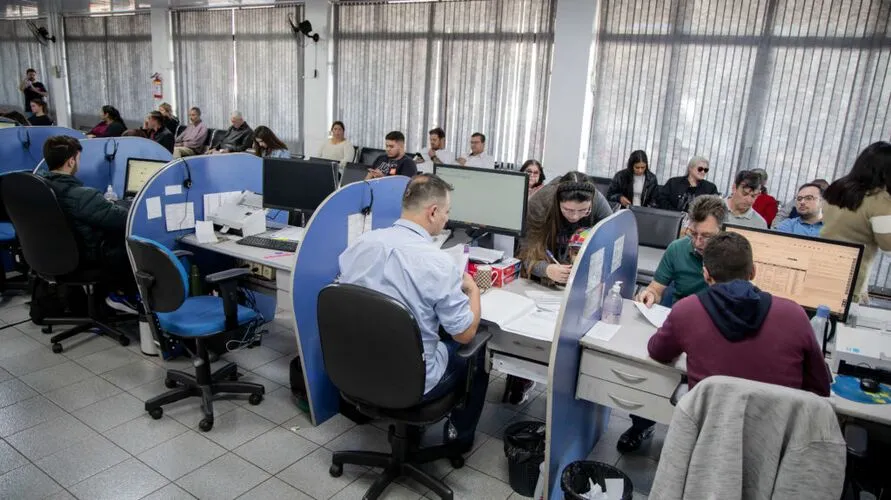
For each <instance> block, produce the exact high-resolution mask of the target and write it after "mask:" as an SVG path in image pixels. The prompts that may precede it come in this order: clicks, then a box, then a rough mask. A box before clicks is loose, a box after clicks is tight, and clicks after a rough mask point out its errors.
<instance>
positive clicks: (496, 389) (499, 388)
mask: <svg viewBox="0 0 891 500" xmlns="http://www.w3.org/2000/svg"><path fill="white" fill-rule="evenodd" d="M505 385H506V382H505V380H504V379H503V378H496V377H492V376H491V374H490V375H489V386H488V387H487V388H486V401H488V402H489V403H501V397H502V395H503V394H504V387H505Z"/></svg>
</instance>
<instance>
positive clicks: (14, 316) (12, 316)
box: [0, 303, 31, 323]
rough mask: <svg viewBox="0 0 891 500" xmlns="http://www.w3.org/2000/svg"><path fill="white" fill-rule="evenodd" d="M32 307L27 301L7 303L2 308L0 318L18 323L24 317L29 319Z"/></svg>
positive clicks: (7, 321)
mask: <svg viewBox="0 0 891 500" xmlns="http://www.w3.org/2000/svg"><path fill="white" fill-rule="evenodd" d="M30 310H31V309H30V307H29V306H28V305H27V304H25V303H19V304H15V305H13V304H5V305H4V306H3V307H2V309H0V319H2V320H3V321H5V322H6V323H18V322H19V321H22V320H24V319H28V316H29V315H30Z"/></svg>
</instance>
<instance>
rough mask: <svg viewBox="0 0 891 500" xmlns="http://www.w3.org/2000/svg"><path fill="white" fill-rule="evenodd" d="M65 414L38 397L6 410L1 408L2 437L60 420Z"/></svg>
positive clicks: (49, 402)
mask: <svg viewBox="0 0 891 500" xmlns="http://www.w3.org/2000/svg"><path fill="white" fill-rule="evenodd" d="M64 413H65V412H64V411H62V409H61V408H59V407H58V406H56V405H55V404H54V403H53V402H51V401H50V400H48V399H46V398H44V397H43V396H36V397H33V398H31V399H26V400H25V401H22V402H19V403H16V404H14V405H11V406H7V407H6V408H0V436H3V437H6V436H9V435H11V434H15V433H16V432H19V431H23V430H25V429H28V428H31V427H34V426H35V425H38V424H42V423H43V422H46V421H49V420H53V419H56V418H59V417H61V416H62V415H63V414H64Z"/></svg>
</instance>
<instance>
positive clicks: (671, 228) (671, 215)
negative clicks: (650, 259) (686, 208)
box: [631, 206, 684, 248]
mask: <svg viewBox="0 0 891 500" xmlns="http://www.w3.org/2000/svg"><path fill="white" fill-rule="evenodd" d="M631 213H633V214H634V218H635V219H636V220H637V235H638V243H639V244H640V245H643V246H647V247H654V248H668V245H670V244H671V242H672V241H674V240H676V239H678V234H679V233H680V231H681V223H682V222H683V220H684V213H683V212H675V211H673V210H661V209H658V208H649V207H635V206H633V207H631Z"/></svg>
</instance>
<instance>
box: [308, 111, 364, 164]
mask: <svg viewBox="0 0 891 500" xmlns="http://www.w3.org/2000/svg"><path fill="white" fill-rule="evenodd" d="M345 133H346V127H345V126H344V124H343V122H342V121H340V120H337V121H336V122H334V123H332V124H331V132H330V136H329V139H328V140H327V141H325V143H324V144H322V147H321V148H319V154H318V155H317V156H318V157H319V158H324V159H326V160H332V161H339V162H340V166H341V167H343V166H346V164H347V163H349V162H351V161H353V158H354V157H355V156H356V149H355V148H354V147H353V145H352V144H350V141H348V140H347V139H346V136H345Z"/></svg>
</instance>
